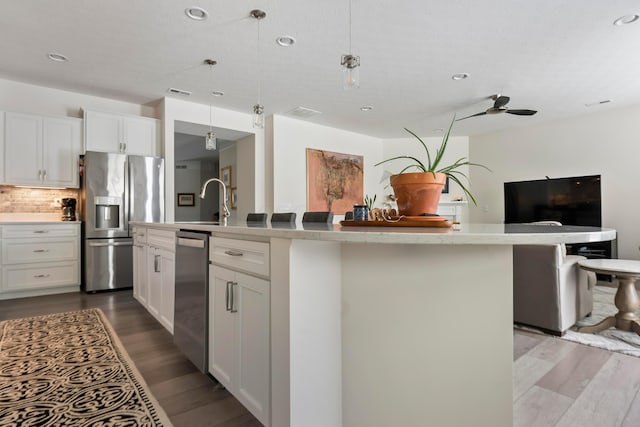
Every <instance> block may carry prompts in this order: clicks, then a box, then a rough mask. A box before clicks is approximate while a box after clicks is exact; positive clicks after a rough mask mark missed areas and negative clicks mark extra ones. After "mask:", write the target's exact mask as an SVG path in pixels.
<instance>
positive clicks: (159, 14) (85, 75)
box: [0, 0, 640, 137]
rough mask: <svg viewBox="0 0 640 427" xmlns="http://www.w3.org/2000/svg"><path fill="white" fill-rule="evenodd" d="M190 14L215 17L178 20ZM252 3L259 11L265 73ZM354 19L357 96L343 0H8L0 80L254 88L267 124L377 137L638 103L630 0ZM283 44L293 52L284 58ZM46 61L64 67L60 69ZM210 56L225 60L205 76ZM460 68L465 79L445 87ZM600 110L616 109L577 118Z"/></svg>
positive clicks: (509, 4) (462, 7) (425, 8)
mask: <svg viewBox="0 0 640 427" xmlns="http://www.w3.org/2000/svg"><path fill="white" fill-rule="evenodd" d="M189 6H200V7H203V8H204V9H206V10H207V11H208V12H209V13H210V17H209V19H207V20H206V21H202V22H197V21H193V20H191V19H189V18H187V17H186V15H185V13H184V11H185V9H186V8H187V7H189ZM256 8H259V9H263V10H265V11H266V12H267V17H266V18H265V19H264V20H263V21H261V23H260V26H261V51H262V66H261V72H259V71H258V66H257V64H258V61H257V56H256V52H257V29H258V23H257V21H256V20H255V19H252V18H250V17H249V12H250V11H251V10H252V9H256ZM352 10H353V14H352V46H353V49H352V53H353V54H357V55H359V56H360V60H361V63H362V65H361V67H360V77H361V87H360V89H358V90H355V91H344V90H343V89H342V83H341V74H342V71H341V67H340V56H341V55H342V54H345V53H349V52H348V34H349V30H348V29H349V25H348V0H322V1H317V0H315V1H314V0H277V1H276V0H254V1H246V0H234V1H230V0H190V1H184V0H135V1H131V0H109V1H90V0H83V1H78V0H56V1H45V0H3V1H2V2H0V34H1V35H2V36H1V37H0V52H2V55H3V59H2V60H1V61H0V77H3V78H7V79H10V80H18V81H23V82H28V83H33V84H37V85H43V86H50V87H55V88H60V89H65V90H71V91H77V92H82V93H87V94H92V95H97V96H103V97H108V98H115V99H120V100H124V101H129V102H134V103H139V104H147V103H153V102H156V101H158V100H159V99H161V98H162V97H165V96H175V97H181V96H180V95H171V94H168V93H167V89H168V88H169V87H174V88H179V89H185V90H188V91H191V92H193V94H192V95H191V96H190V97H188V98H187V99H188V100H190V101H193V102H198V103H203V104H207V105H208V104H209V102H211V101H213V103H214V105H216V106H220V107H223V108H228V109H232V110H237V111H246V112H248V113H249V112H251V107H252V105H253V104H255V103H256V101H257V96H258V95H257V93H258V83H257V81H258V78H260V79H261V80H262V82H263V83H262V103H263V104H264V106H265V111H266V114H286V113H287V112H288V111H290V110H291V109H293V108H295V107H298V106H304V107H307V108H311V109H314V110H318V111H321V112H322V114H320V115H317V116H314V117H310V118H308V119H306V120H308V121H310V122H314V123H318V124H323V125H328V126H333V127H338V128H343V129H349V130H352V131H355V132H359V133H364V134H368V135H373V136H378V137H395V136H406V134H404V131H403V130H402V128H403V127H409V128H411V129H413V130H415V131H416V132H419V133H421V134H424V135H429V134H433V129H435V128H443V127H446V126H447V124H448V122H449V120H450V119H451V117H452V116H453V114H454V113H457V114H458V117H462V116H466V115H469V114H473V113H476V112H479V111H483V110H485V109H486V108H488V107H490V106H491V105H492V101H490V100H488V99H487V97H488V96H490V95H493V94H495V93H501V94H503V95H507V96H510V97H511V102H510V104H509V105H508V107H510V108H516V109H517V108H527V109H534V110H538V114H537V115H535V116H532V117H518V116H514V115H509V114H500V115H494V116H482V117H476V118H472V119H468V120H464V121H460V122H458V123H457V124H456V126H455V129H454V130H455V133H457V134H468V135H471V134H476V133H483V132H487V131H492V130H496V129H504V128H508V127H512V126H522V125H526V124H530V123H539V122H542V121H548V120H553V119H557V118H563V117H568V116H575V115H581V114H588V113H594V112H598V111H604V110H607V109H613V108H619V107H623V106H626V105H632V104H640V78H639V77H638V76H639V75H640V55H638V53H637V52H638V47H639V46H640V22H636V23H634V24H630V25H626V26H614V25H613V21H614V20H615V19H616V18H618V17H620V16H623V15H629V14H636V13H640V3H638V1H637V0H607V1H603V0H553V1H552V0H546V1H545V0H543V1H531V0H528V1H527V0H485V1H478V0H430V1H424V0H398V1H394V2H391V1H388V0H387V1H383V0H352ZM281 35H289V36H293V37H295V39H296V40H297V43H296V44H295V45H294V46H292V47H289V48H283V47H280V46H278V45H277V44H276V42H275V39H276V37H277V36H281ZM49 52H57V53H62V54H64V55H66V56H67V57H68V58H69V61H68V62H67V63H54V62H52V61H50V60H49V59H47V54H48V53H49ZM205 58H212V59H215V60H217V61H218V65H216V66H215V67H214V71H213V76H212V73H211V72H210V70H209V67H208V66H206V65H202V61H203V60H204V59H205ZM461 72H466V73H469V74H470V77H469V78H468V79H467V80H464V81H453V80H452V79H451V75H452V74H454V73H461ZM212 77H213V83H212ZM212 89H214V90H220V91H223V92H224V93H225V95H224V96H223V97H221V98H217V97H216V98H214V97H211V96H210V95H209V92H210V91H211V90H212ZM605 99H611V100H612V101H613V102H610V103H608V104H598V105H596V106H592V107H585V104H590V103H596V102H598V101H601V100H605ZM363 105H371V106H373V107H374V109H373V111H370V112H367V113H364V112H362V111H360V107H361V106H363Z"/></svg>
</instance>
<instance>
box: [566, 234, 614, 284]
mask: <svg viewBox="0 0 640 427" xmlns="http://www.w3.org/2000/svg"><path fill="white" fill-rule="evenodd" d="M565 246H566V247H567V254H568V255H582V256H584V257H587V258H588V259H615V258H618V240H617V239H613V240H607V241H604V242H590V243H567V244H566V245H565ZM596 276H597V277H598V280H604V281H607V282H610V281H611V276H610V275H602V274H597V275H596Z"/></svg>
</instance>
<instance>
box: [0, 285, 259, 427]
mask: <svg viewBox="0 0 640 427" xmlns="http://www.w3.org/2000/svg"><path fill="white" fill-rule="evenodd" d="M94 307H95V308H100V309H101V310H102V311H103V312H104V314H105V315H106V316H107V318H108V319H109V322H110V323H111V324H112V325H113V328H114V329H115V331H116V333H117V334H118V337H119V338H120V340H121V341H122V344H123V345H124V346H125V348H126V350H127V353H129V356H131V359H132V360H133V362H134V363H135V365H136V367H137V368H138V370H139V371H140V373H141V374H142V376H143V377H144V379H145V381H146V382H147V384H148V385H149V387H150V388H151V392H152V393H153V395H154V396H155V397H156V398H157V399H158V401H159V402H160V405H161V406H162V408H163V409H164V410H165V412H166V413H167V415H169V417H170V418H171V422H172V423H173V424H174V426H175V427H200V426H215V427H259V426H262V424H260V422H258V420H256V419H255V418H254V417H253V416H252V415H251V414H250V413H249V412H248V411H247V410H246V409H245V408H244V406H242V405H241V404H240V403H239V402H238V401H237V400H236V399H235V398H234V397H233V396H231V395H230V394H229V392H227V391H226V390H225V389H224V388H222V387H220V386H219V385H218V384H217V383H216V382H215V381H214V380H213V379H211V378H210V377H208V376H207V375H204V374H201V373H200V372H199V371H198V370H197V369H196V368H195V367H194V366H193V365H192V364H191V362H190V361H189V360H187V359H186V358H185V357H184V356H183V355H182V353H180V351H179V350H178V348H177V347H176V346H175V345H174V344H173V337H172V336H171V334H169V332H167V331H166V330H165V329H164V328H163V327H162V326H161V325H160V324H159V323H158V322H157V321H156V320H155V319H154V318H153V317H152V316H151V315H150V314H149V313H148V312H147V311H146V310H145V309H144V308H143V307H142V306H141V305H140V304H139V303H138V302H137V301H136V300H135V299H133V296H132V291H131V290H123V291H114V292H103V293H96V294H85V293H71V294H60V295H48V296H43V297H33V298H21V299H14V300H5V301H0V320H4V319H14V318H19V317H28V316H37V315H42V314H50V313H59V312H63V311H72V310H80V309H85V308H94Z"/></svg>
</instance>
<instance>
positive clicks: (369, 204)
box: [364, 194, 378, 219]
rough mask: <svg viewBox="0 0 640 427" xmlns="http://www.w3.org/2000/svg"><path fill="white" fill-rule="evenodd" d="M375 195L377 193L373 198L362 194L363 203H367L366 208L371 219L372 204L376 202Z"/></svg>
mask: <svg viewBox="0 0 640 427" xmlns="http://www.w3.org/2000/svg"><path fill="white" fill-rule="evenodd" d="M377 197H378V195H377V194H374V195H373V198H371V197H369V196H368V195H365V196H364V204H365V205H367V209H369V217H370V218H369V219H373V218H371V212H372V211H373V205H374V204H375V203H376V198H377Z"/></svg>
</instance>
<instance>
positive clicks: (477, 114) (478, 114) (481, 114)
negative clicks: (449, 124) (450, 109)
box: [456, 111, 487, 122]
mask: <svg viewBox="0 0 640 427" xmlns="http://www.w3.org/2000/svg"><path fill="white" fill-rule="evenodd" d="M485 114H487V112H486V111H483V112H481V113H476V114H472V115H470V116H467V117H463V118H461V119H456V122H459V121H460V120H464V119H469V118H471V117H477V116H484V115H485Z"/></svg>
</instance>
